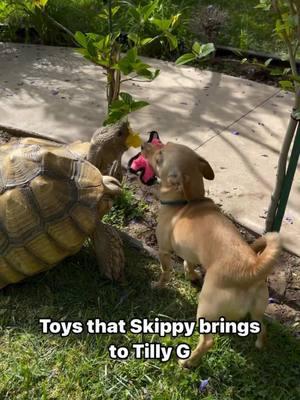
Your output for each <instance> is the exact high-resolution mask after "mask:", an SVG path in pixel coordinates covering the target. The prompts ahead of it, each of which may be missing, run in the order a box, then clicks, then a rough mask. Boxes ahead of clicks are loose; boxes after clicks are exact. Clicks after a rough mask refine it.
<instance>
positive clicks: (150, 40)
mask: <svg viewBox="0 0 300 400" xmlns="http://www.w3.org/2000/svg"><path fill="white" fill-rule="evenodd" d="M154 40H155V38H145V39H142V40H141V45H142V46H145V45H147V44H149V43H151V42H153V41H154Z"/></svg>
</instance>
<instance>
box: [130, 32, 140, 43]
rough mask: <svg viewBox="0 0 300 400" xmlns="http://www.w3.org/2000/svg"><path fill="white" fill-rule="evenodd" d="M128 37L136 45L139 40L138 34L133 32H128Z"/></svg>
mask: <svg viewBox="0 0 300 400" xmlns="http://www.w3.org/2000/svg"><path fill="white" fill-rule="evenodd" d="M128 39H129V40H131V41H132V42H133V43H134V44H135V45H138V44H139V42H140V38H139V36H138V35H137V34H136V33H134V32H130V33H128Z"/></svg>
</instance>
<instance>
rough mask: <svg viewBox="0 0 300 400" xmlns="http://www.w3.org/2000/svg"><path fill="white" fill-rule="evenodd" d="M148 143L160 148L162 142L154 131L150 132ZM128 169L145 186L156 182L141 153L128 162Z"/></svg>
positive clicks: (149, 166)
mask: <svg viewBox="0 0 300 400" xmlns="http://www.w3.org/2000/svg"><path fill="white" fill-rule="evenodd" d="M148 143H152V144H154V145H156V146H157V147H161V146H162V142H161V141H160V139H159V136H158V133H157V132H156V131H152V132H150V136H149V139H148ZM128 168H129V171H130V172H132V173H133V174H136V175H139V176H140V179H141V182H142V183H144V184H145V185H148V186H150V185H153V184H154V183H155V182H156V176H155V172H154V170H153V168H152V167H151V165H150V164H149V162H148V161H147V160H146V159H145V158H144V156H143V155H142V153H138V154H137V155H136V156H134V157H132V158H131V159H130V160H129V162H128Z"/></svg>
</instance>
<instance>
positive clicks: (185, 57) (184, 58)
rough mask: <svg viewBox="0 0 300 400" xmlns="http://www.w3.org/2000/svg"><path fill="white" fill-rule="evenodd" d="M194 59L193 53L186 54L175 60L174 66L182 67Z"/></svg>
mask: <svg viewBox="0 0 300 400" xmlns="http://www.w3.org/2000/svg"><path fill="white" fill-rule="evenodd" d="M195 59H196V56H195V54H193V53H186V54H184V55H183V56H181V57H179V58H177V60H176V62H175V63H176V65H183V64H187V63H188V62H191V61H194V60H195Z"/></svg>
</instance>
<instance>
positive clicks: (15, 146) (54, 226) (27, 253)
mask: <svg viewBox="0 0 300 400" xmlns="http://www.w3.org/2000/svg"><path fill="white" fill-rule="evenodd" d="M103 193H104V186H103V183H102V175H101V173H100V171H99V170H98V169H97V168H96V167H95V166H93V165H92V164H90V163H89V162H88V161H85V160H84V159H83V158H82V157H80V155H78V154H76V153H75V152H74V151H72V149H70V148H68V146H63V145H61V144H56V143H53V142H51V141H47V140H42V139H30V138H26V139H25V138H23V139H15V140H13V141H10V142H8V143H6V144H2V145H1V146H0V288H2V287H4V286H6V285H7V284H9V283H14V282H17V281H20V280H22V279H24V278H26V277H27V276H31V275H34V274H36V273H38V272H40V271H44V270H47V269H49V268H51V267H52V266H54V265H55V264H57V263H58V262H59V261H61V260H62V259H64V258H65V257H66V256H69V255H71V254H74V253H76V252H77V251H79V249H80V248H81V246H82V245H83V243H84V241H85V239H86V238H87V236H89V235H90V234H91V233H92V232H93V231H94V229H95V225H96V221H97V217H98V218H99V214H98V213H97V210H98V207H97V206H98V205H99V201H100V200H101V198H102V195H103Z"/></svg>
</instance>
